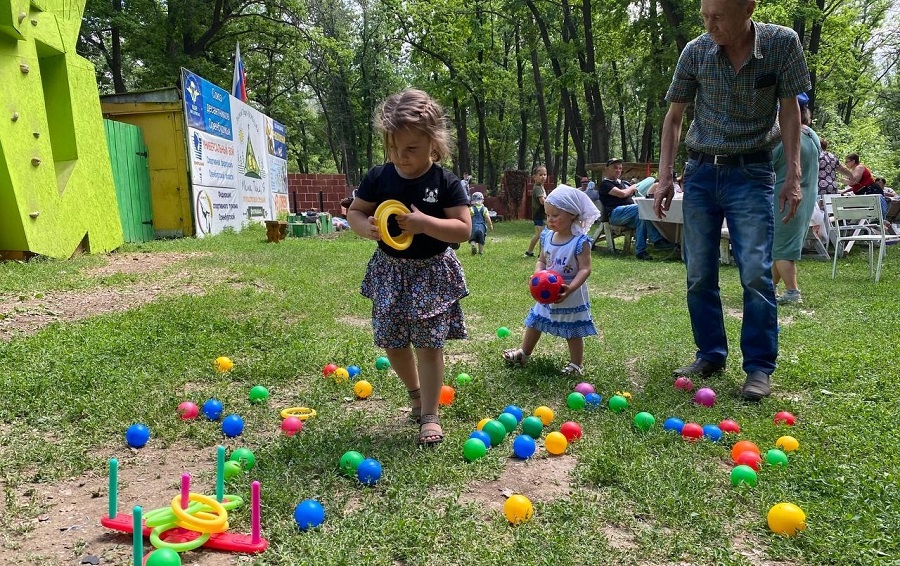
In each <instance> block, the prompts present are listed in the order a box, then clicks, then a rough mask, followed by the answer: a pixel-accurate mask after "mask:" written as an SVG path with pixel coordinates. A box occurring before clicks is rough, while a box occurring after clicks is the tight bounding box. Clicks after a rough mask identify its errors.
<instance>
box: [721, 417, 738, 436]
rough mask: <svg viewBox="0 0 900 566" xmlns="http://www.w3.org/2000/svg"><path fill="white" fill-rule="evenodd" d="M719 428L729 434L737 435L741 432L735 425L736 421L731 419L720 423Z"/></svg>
mask: <svg viewBox="0 0 900 566" xmlns="http://www.w3.org/2000/svg"><path fill="white" fill-rule="evenodd" d="M719 428H720V429H721V430H722V432H730V433H731V434H738V433H740V432H741V425H739V424H737V421H735V420H732V419H725V420H723V421H722V422H720V423H719Z"/></svg>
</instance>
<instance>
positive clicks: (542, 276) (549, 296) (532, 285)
mask: <svg viewBox="0 0 900 566" xmlns="http://www.w3.org/2000/svg"><path fill="white" fill-rule="evenodd" d="M562 286H563V278H562V275H560V274H559V273H557V272H555V271H553V270H552V269H542V270H541V271H538V272H537V273H535V274H534V275H532V276H531V280H530V281H529V282H528V290H529V291H531V296H532V297H534V300H535V301H537V302H539V303H542V304H545V305H549V304H551V303H555V302H556V301H558V300H559V295H560V293H562Z"/></svg>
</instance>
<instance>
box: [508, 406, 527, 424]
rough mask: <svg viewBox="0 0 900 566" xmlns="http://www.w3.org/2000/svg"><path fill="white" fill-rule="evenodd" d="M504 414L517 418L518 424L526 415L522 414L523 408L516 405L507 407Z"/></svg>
mask: <svg viewBox="0 0 900 566" xmlns="http://www.w3.org/2000/svg"><path fill="white" fill-rule="evenodd" d="M503 412H504V413H509V414H510V415H512V416H514V417H516V422H517V423H520V422H522V417H523V416H524V415H523V413H522V408H521V407H517V406H516V405H507V406H506V407H505V408H504V409H503Z"/></svg>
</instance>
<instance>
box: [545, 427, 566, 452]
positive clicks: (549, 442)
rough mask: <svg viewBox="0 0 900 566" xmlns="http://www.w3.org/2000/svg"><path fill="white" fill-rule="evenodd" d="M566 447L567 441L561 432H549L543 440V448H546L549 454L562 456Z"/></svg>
mask: <svg viewBox="0 0 900 566" xmlns="http://www.w3.org/2000/svg"><path fill="white" fill-rule="evenodd" d="M568 445H569V441H568V440H566V437H565V436H564V435H563V433H561V432H551V433H550V434H548V435H547V438H545V439H544V446H545V447H546V448H547V452H549V453H551V454H555V455H559V454H562V453H563V452H565V451H566V447H567V446H568Z"/></svg>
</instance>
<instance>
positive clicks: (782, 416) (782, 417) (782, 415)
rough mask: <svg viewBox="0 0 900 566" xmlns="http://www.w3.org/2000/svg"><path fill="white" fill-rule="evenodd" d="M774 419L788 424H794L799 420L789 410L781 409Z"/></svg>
mask: <svg viewBox="0 0 900 566" xmlns="http://www.w3.org/2000/svg"><path fill="white" fill-rule="evenodd" d="M774 420H775V424H786V425H788V426H794V423H796V422H797V418H796V417H794V415H792V414H790V413H789V412H787V411H779V412H777V413H775V419H774Z"/></svg>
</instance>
